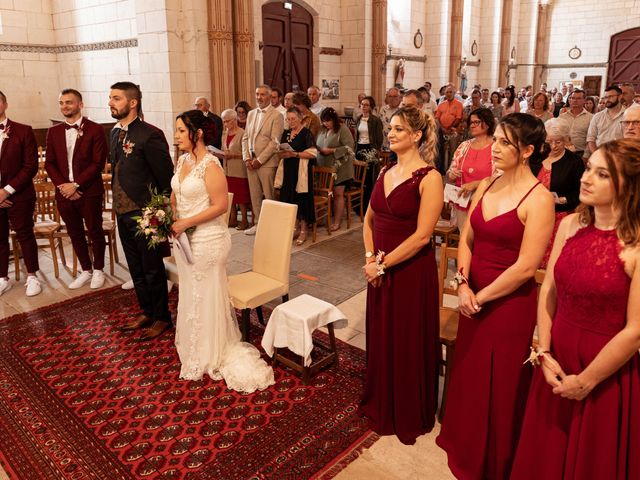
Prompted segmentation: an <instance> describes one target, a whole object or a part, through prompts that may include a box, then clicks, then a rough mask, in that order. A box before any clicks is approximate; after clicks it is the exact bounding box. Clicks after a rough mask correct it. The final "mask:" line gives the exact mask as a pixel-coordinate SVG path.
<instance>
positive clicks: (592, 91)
mask: <svg viewBox="0 0 640 480" xmlns="http://www.w3.org/2000/svg"><path fill="white" fill-rule="evenodd" d="M601 88H602V75H585V77H584V91H585V93H586V94H587V96H589V97H592V96H594V95H597V96H600V89H601Z"/></svg>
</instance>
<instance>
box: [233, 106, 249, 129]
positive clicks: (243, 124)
mask: <svg viewBox="0 0 640 480" xmlns="http://www.w3.org/2000/svg"><path fill="white" fill-rule="evenodd" d="M234 110H235V111H236V113H237V114H238V120H237V122H238V126H239V127H240V128H247V115H249V112H250V111H251V105H249V104H248V103H247V102H245V101H244V100H240V101H239V102H238V103H236V106H235V108H234Z"/></svg>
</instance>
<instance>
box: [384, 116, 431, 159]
mask: <svg viewBox="0 0 640 480" xmlns="http://www.w3.org/2000/svg"><path fill="white" fill-rule="evenodd" d="M393 117H400V119H401V120H402V122H403V123H405V124H407V125H408V126H409V128H410V129H411V130H412V131H413V132H418V131H419V132H422V136H421V137H420V140H418V150H419V152H420V156H421V157H422V160H424V161H425V162H426V163H427V164H428V165H432V166H433V165H435V161H436V157H437V155H438V134H437V131H438V129H437V127H436V121H435V119H434V118H433V116H431V115H429V114H428V113H425V112H424V111H422V110H420V109H418V108H416V107H402V108H399V109H398V110H397V111H396V113H394V114H393V115H392V116H391V118H393Z"/></svg>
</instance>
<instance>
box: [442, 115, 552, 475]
mask: <svg viewBox="0 0 640 480" xmlns="http://www.w3.org/2000/svg"><path fill="white" fill-rule="evenodd" d="M545 136H546V133H545V129H544V124H543V123H542V121H540V120H539V119H538V118H535V117H533V116H532V115H527V114H524V113H514V114H511V115H508V116H506V117H503V118H502V120H501V121H500V123H499V125H498V127H497V128H496V131H495V133H494V142H493V146H492V154H493V160H494V165H495V168H496V169H498V170H501V171H502V172H504V173H503V174H502V176H500V177H498V178H496V179H494V180H491V179H486V180H484V181H483V183H482V184H480V186H479V187H478V190H477V192H476V197H475V198H474V200H473V202H472V205H471V209H470V214H469V220H468V221H467V223H466V224H465V226H464V228H463V231H462V235H461V239H460V246H459V249H458V267H460V272H459V275H457V276H456V278H457V280H458V283H459V287H458V299H459V306H460V313H461V315H460V325H459V329H458V338H457V343H456V351H455V355H454V357H453V366H452V368H453V370H452V371H451V383H450V385H449V394H448V400H447V414H446V416H445V418H444V421H443V424H442V431H441V433H440V435H439V436H438V438H437V439H436V441H437V443H438V445H439V446H440V447H442V448H443V449H444V450H446V452H447V454H448V456H449V467H450V468H451V471H452V472H453V473H454V475H455V476H456V477H457V478H460V479H477V480H484V479H491V480H502V479H507V478H509V472H510V471H511V464H512V461H513V455H514V453H515V448H516V445H517V442H518V434H519V432H520V425H521V423H522V416H523V414H524V407H525V403H526V400H527V393H528V390H529V383H530V380H531V368H530V367H529V366H526V367H525V366H523V365H522V362H523V359H526V358H527V353H528V351H529V346H530V345H531V339H532V337H533V329H534V327H535V323H536V284H535V281H534V279H533V276H534V274H535V272H536V269H537V268H538V265H540V260H542V256H543V254H544V250H545V248H546V246H547V243H548V242H549V237H550V236H551V230H552V228H553V220H554V208H553V197H552V196H551V194H550V193H549V191H548V190H547V189H546V188H544V187H542V185H541V184H540V182H539V181H538V180H537V179H536V177H535V176H534V175H533V174H532V173H531V169H530V168H529V162H537V161H541V160H543V159H544V157H545V156H546V153H547V152H548V145H547V144H546V143H545ZM466 275H469V279H468V283H467V279H466V277H465V276H466Z"/></svg>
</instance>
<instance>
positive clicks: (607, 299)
mask: <svg viewBox="0 0 640 480" xmlns="http://www.w3.org/2000/svg"><path fill="white" fill-rule="evenodd" d="M621 250H622V246H621V245H620V241H619V240H618V237H617V236H616V232H615V230H611V231H603V230H598V229H597V228H595V227H594V226H593V225H589V226H587V227H585V228H583V229H581V230H579V231H578V232H577V233H576V234H575V235H574V236H573V237H571V238H570V239H568V240H567V243H566V244H565V246H564V248H563V249H562V253H561V254H560V256H559V257H558V261H557V262H556V266H555V269H554V275H555V281H556V285H557V289H558V303H557V309H556V317H555V321H565V322H568V323H571V324H573V325H576V326H578V327H581V328H585V329H587V330H591V331H595V332H598V333H603V334H611V335H612V334H616V333H617V332H618V331H620V330H621V329H622V328H623V327H624V326H625V324H626V316H627V300H628V299H629V288H630V286H631V279H630V278H629V276H628V275H627V274H626V272H625V271H624V264H623V262H622V260H621V259H620V252H621Z"/></svg>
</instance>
